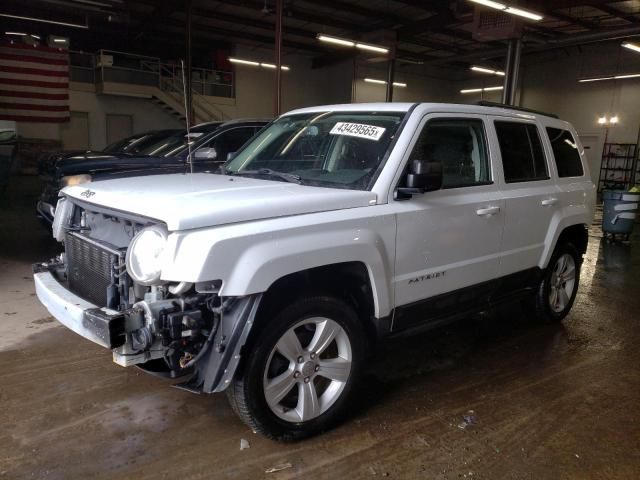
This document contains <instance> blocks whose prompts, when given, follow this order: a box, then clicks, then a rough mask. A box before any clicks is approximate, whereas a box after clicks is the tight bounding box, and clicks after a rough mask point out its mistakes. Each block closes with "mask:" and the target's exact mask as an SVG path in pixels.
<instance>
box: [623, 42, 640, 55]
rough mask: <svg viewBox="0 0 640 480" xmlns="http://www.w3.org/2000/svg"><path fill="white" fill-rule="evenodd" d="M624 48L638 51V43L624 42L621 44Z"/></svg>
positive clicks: (639, 46) (639, 49) (639, 48)
mask: <svg viewBox="0 0 640 480" xmlns="http://www.w3.org/2000/svg"><path fill="white" fill-rule="evenodd" d="M622 46H623V47H624V48H628V49H629V50H633V51H634V52H638V53H640V45H636V44H635V43H629V42H625V43H623V44H622Z"/></svg>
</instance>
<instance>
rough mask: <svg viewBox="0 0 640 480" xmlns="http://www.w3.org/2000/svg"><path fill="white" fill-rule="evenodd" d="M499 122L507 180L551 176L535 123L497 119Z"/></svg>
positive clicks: (535, 178)
mask: <svg viewBox="0 0 640 480" xmlns="http://www.w3.org/2000/svg"><path fill="white" fill-rule="evenodd" d="M495 126H496V132H497V134H498V142H499V143H500V152H501V154H502V166H503V168H504V180H505V182H507V183H513V182H528V181H533V180H546V179H548V178H549V173H548V171H547V165H546V162H545V158H544V153H543V151H542V144H541V143H540V135H538V128H537V127H536V126H535V125H532V124H530V123H521V122H502V121H497V122H495Z"/></svg>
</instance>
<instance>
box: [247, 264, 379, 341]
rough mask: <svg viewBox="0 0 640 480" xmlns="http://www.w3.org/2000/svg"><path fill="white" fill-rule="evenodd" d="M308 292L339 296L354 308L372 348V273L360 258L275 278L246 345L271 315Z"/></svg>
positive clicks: (375, 328)
mask: <svg viewBox="0 0 640 480" xmlns="http://www.w3.org/2000/svg"><path fill="white" fill-rule="evenodd" d="M308 294H326V295H329V296H334V297H337V298H339V299H341V300H343V301H345V302H346V303H348V304H349V305H350V306H352V307H353V309H354V311H355V312H356V315H357V316H358V318H359V319H360V321H361V322H362V325H363V329H364V331H365V332H366V336H367V338H366V340H367V343H368V344H369V345H370V346H371V347H373V345H374V344H375V341H376V338H377V337H378V328H379V327H378V326H377V325H376V317H375V292H374V287H373V284H372V281H371V272H370V271H369V269H368V268H367V266H366V265H365V264H364V263H363V262H360V261H352V262H340V263H334V264H330V265H324V266H321V267H314V268H308V269H304V270H300V271H297V272H294V273H291V274H288V275H285V276H283V277H281V278H279V279H277V280H275V281H274V282H273V283H272V284H271V285H270V286H269V288H268V289H267V290H266V291H265V292H264V294H263V297H262V301H261V303H260V307H259V309H258V312H257V314H256V322H255V325H254V328H253V329H252V331H251V334H250V336H249V339H248V340H247V342H246V345H247V346H249V347H250V345H251V343H252V340H254V339H255V338H257V336H258V335H259V333H260V331H261V330H262V329H264V328H266V327H267V326H268V321H269V318H270V316H271V315H274V314H275V313H276V312H278V311H279V310H280V309H282V308H283V307H284V306H285V305H287V303H288V302H290V300H291V299H292V298H298V297H300V296H303V295H308Z"/></svg>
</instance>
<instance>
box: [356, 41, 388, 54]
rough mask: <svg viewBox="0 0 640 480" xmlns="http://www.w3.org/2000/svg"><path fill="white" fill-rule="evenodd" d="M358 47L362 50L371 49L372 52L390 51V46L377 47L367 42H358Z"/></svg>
mask: <svg viewBox="0 0 640 480" xmlns="http://www.w3.org/2000/svg"><path fill="white" fill-rule="evenodd" d="M356 48H359V49H360V50H369V51H370V52H378V53H389V49H388V48H384V47H376V46H375V45H368V44H366V43H356Z"/></svg>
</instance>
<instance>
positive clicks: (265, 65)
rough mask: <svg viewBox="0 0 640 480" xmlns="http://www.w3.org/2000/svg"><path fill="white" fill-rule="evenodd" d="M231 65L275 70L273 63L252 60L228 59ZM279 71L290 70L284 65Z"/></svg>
mask: <svg viewBox="0 0 640 480" xmlns="http://www.w3.org/2000/svg"><path fill="white" fill-rule="evenodd" d="M229 61H230V62H231V63H239V64H240V65H250V66H252V67H263V68H269V69H271V70H275V69H276V66H275V65H274V64H273V63H264V62H254V61H253V60H244V59H242V58H235V57H229ZM280 69H281V70H290V68H289V67H288V66H286V65H280Z"/></svg>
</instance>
